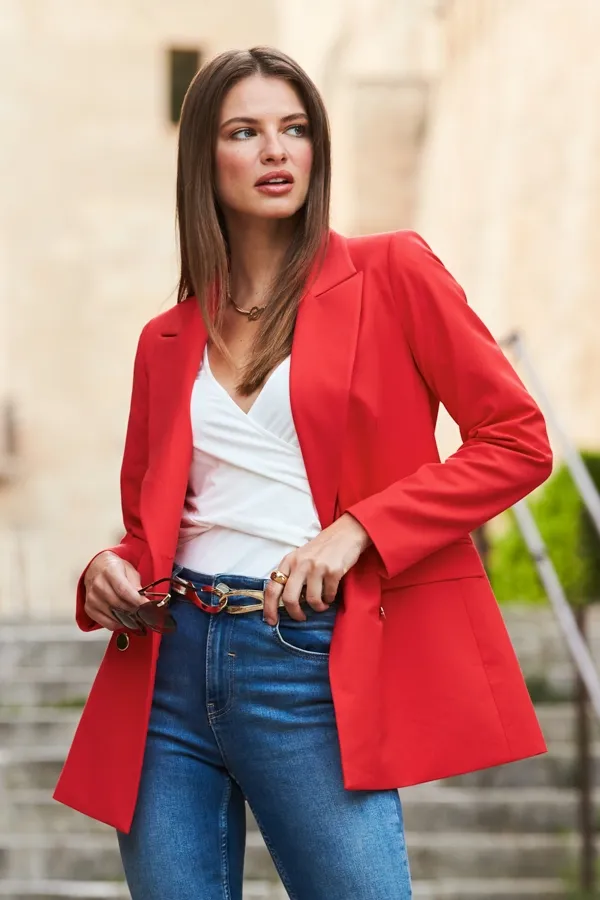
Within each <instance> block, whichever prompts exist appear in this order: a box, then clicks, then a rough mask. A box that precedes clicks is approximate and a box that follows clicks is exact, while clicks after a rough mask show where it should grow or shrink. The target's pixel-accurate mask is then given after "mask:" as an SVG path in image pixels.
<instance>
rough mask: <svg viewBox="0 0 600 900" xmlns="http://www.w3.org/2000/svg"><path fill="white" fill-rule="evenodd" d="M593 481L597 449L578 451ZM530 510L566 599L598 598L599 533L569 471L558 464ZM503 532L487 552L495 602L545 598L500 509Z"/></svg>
mask: <svg viewBox="0 0 600 900" xmlns="http://www.w3.org/2000/svg"><path fill="white" fill-rule="evenodd" d="M582 456H583V460H584V462H585V464H586V466H587V468H588V471H589V472H590V475H591V476H592V480H593V481H594V483H595V484H596V486H600V454H595V453H583V454H582ZM530 505H531V511H532V513H533V515H534V517H535V520H536V522H537V525H538V528H539V529H540V533H541V535H542V538H543V539H544V542H545V544H546V547H547V550H548V554H549V556H550V558H551V560H552V562H553V563H554V566H555V568H556V571H557V574H558V577H559V579H560V581H561V584H562V585H563V588H564V589H565V592H566V594H567V597H568V599H569V600H570V601H571V603H574V604H578V603H582V602H585V601H587V600H588V599H590V598H600V539H599V538H598V535H597V532H596V530H595V528H594V525H593V523H592V522H591V520H590V518H589V516H588V513H587V510H586V509H585V507H584V505H583V501H582V500H581V497H580V495H579V491H578V490H577V488H576V486H575V484H574V483H573V480H572V478H571V474H570V472H569V470H568V469H567V467H566V466H565V465H561V466H560V467H559V468H558V469H557V470H556V471H555V472H554V474H553V475H552V476H551V478H550V479H549V480H548V481H547V482H546V484H545V485H544V487H543V488H542V490H541V491H540V492H539V494H538V495H537V496H535V497H534V498H532V500H531V501H530ZM505 516H507V517H508V519H509V525H508V528H507V529H506V531H505V533H504V534H502V535H500V536H498V537H496V538H492V540H491V546H490V552H489V557H488V570H489V575H490V580H491V582H492V586H493V588H494V592H495V594H496V597H497V598H498V600H499V602H500V603H510V602H517V603H519V602H520V603H544V602H546V595H545V591H544V588H543V586H542V583H541V581H540V578H539V576H538V573H537V569H536V568H535V565H534V563H533V560H532V559H531V556H530V553H529V551H528V549H527V547H526V545H525V541H524V540H523V538H522V537H521V533H520V531H519V529H518V527H517V523H516V519H515V516H514V513H513V512H512V511H511V510H509V511H507V513H505Z"/></svg>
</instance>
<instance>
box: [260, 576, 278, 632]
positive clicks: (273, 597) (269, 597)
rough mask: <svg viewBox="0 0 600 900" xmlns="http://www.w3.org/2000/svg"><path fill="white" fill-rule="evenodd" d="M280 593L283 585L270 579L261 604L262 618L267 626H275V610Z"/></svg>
mask: <svg viewBox="0 0 600 900" xmlns="http://www.w3.org/2000/svg"><path fill="white" fill-rule="evenodd" d="M282 592H283V585H281V584H278V583H277V582H276V581H273V580H272V579H270V580H269V583H268V584H267V586H266V588H265V599H264V602H263V618H264V620H265V622H268V623H269V625H275V624H276V622H277V609H278V607H279V598H280V597H281V594H282Z"/></svg>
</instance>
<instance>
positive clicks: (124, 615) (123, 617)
mask: <svg viewBox="0 0 600 900" xmlns="http://www.w3.org/2000/svg"><path fill="white" fill-rule="evenodd" d="M111 613H112V614H113V616H114V618H115V619H116V620H117V622H119V623H120V624H121V625H122V626H123V627H124V628H138V623H137V622H136V621H135V618H134V617H133V616H132V615H130V613H128V612H127V611H126V610H125V609H115V608H114V607H113V609H111Z"/></svg>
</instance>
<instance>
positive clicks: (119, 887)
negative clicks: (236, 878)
mask: <svg viewBox="0 0 600 900" xmlns="http://www.w3.org/2000/svg"><path fill="white" fill-rule="evenodd" d="M0 897H6V898H9V900H67V898H68V900H130V898H131V895H130V893H129V891H128V890H127V885H126V884H125V883H124V882H114V881H59V880H56V879H49V880H37V879H36V880H35V881H29V880H28V881H22V880H21V881H15V880H10V881H0ZM243 900H288V895H287V894H286V892H285V890H284V888H283V885H281V884H271V883H269V882H268V881H249V880H246V881H245V882H244V895H243Z"/></svg>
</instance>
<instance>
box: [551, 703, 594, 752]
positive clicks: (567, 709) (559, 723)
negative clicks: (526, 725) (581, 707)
mask: <svg viewBox="0 0 600 900" xmlns="http://www.w3.org/2000/svg"><path fill="white" fill-rule="evenodd" d="M536 713H537V716H538V719H539V722H540V725H541V726H542V731H543V732H544V737H545V738H546V741H547V742H549V743H551V742H554V741H573V740H575V707H574V705H573V704H572V703H538V704H536ZM589 722H590V727H591V731H592V734H593V735H594V736H595V737H596V739H598V738H600V720H598V719H597V718H596V716H595V715H594V714H593V712H592V713H590V716H589Z"/></svg>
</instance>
